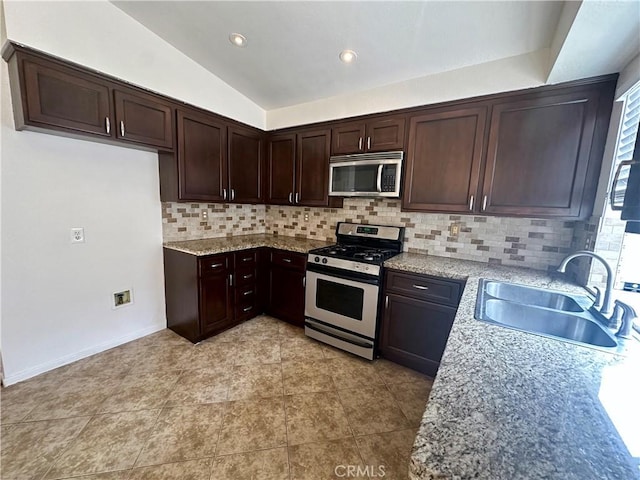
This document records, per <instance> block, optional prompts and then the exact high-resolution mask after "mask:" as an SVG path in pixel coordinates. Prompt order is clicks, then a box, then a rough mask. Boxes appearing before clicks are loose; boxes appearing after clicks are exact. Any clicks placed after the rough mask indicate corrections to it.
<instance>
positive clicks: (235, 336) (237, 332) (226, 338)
mask: <svg viewBox="0 0 640 480" xmlns="http://www.w3.org/2000/svg"><path fill="white" fill-rule="evenodd" d="M241 340H246V338H244V336H243V334H242V329H241V328H240V325H238V326H236V327H233V328H230V329H229V330H225V331H224V332H221V333H219V334H218V335H216V336H215V337H213V338H210V339H207V340H205V342H209V341H215V342H239V341H241Z"/></svg>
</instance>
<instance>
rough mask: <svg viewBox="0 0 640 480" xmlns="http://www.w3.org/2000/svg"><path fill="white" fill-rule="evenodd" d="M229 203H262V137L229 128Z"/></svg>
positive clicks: (244, 129) (246, 130) (247, 130)
mask: <svg viewBox="0 0 640 480" xmlns="http://www.w3.org/2000/svg"><path fill="white" fill-rule="evenodd" d="M228 131H229V189H230V192H229V201H231V202H236V203H259V202H261V201H262V169H263V164H262V135H260V134H259V133H257V132H254V131H252V130H249V129H246V128H240V127H229V129H228Z"/></svg>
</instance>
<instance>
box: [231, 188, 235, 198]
mask: <svg viewBox="0 0 640 480" xmlns="http://www.w3.org/2000/svg"><path fill="white" fill-rule="evenodd" d="M235 199H236V190H235V189H234V188H232V189H231V200H235Z"/></svg>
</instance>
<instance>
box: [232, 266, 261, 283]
mask: <svg viewBox="0 0 640 480" xmlns="http://www.w3.org/2000/svg"><path fill="white" fill-rule="evenodd" d="M235 282H236V283H235V284H236V287H242V286H245V285H252V284H254V283H255V282H256V269H255V267H242V268H237V267H236V275H235Z"/></svg>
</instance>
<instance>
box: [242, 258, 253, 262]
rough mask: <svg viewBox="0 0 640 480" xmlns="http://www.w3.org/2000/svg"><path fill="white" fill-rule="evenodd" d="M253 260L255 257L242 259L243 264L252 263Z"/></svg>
mask: <svg viewBox="0 0 640 480" xmlns="http://www.w3.org/2000/svg"><path fill="white" fill-rule="evenodd" d="M251 260H253V257H244V258H243V259H242V261H243V262H250V261H251Z"/></svg>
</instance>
